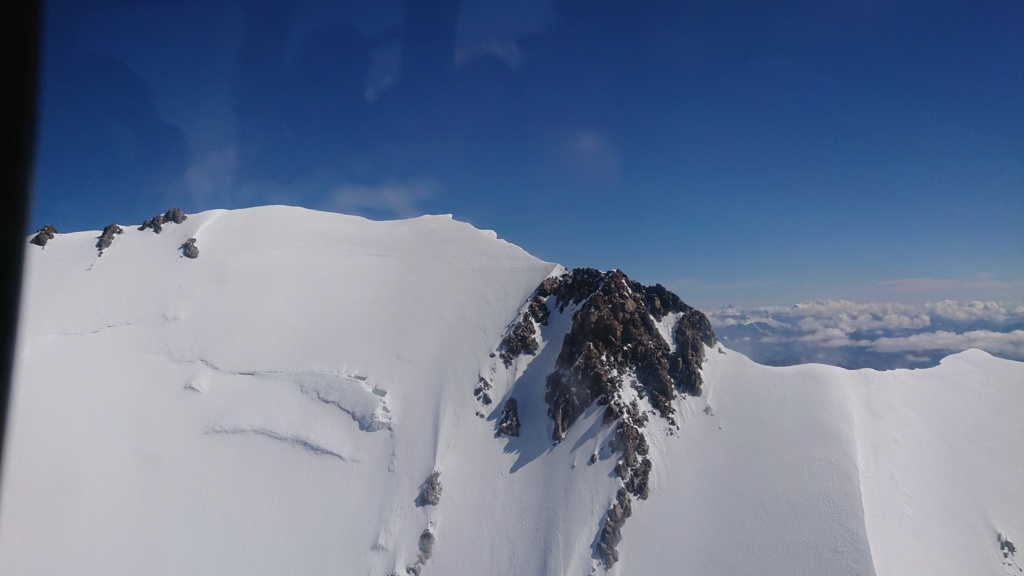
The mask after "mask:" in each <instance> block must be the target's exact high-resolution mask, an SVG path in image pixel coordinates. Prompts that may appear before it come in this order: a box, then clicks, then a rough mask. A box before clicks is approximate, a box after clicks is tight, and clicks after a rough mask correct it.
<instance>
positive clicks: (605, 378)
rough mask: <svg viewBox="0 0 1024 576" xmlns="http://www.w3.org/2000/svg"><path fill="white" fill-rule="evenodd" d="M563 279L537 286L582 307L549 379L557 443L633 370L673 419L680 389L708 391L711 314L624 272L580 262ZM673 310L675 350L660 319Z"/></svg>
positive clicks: (563, 303) (558, 303) (558, 302)
mask: <svg viewBox="0 0 1024 576" xmlns="http://www.w3.org/2000/svg"><path fill="white" fill-rule="evenodd" d="M549 280H550V279H549ZM559 280H560V281H559V282H558V284H557V285H552V284H553V283H552V282H548V281H545V283H546V285H542V286H541V287H540V288H538V290H537V294H538V295H539V294H541V293H543V292H548V293H550V295H551V296H553V297H554V298H555V302H554V305H555V307H557V308H558V310H559V311H564V310H565V308H566V307H567V306H573V307H577V309H576V311H575V312H574V313H573V323H572V328H571V329H570V331H569V333H568V334H567V335H566V336H565V339H564V340H563V342H562V349H561V351H560V352H559V355H558V358H557V360H556V362H555V370H554V371H553V372H552V373H551V374H550V375H549V376H548V379H547V385H546V388H547V392H546V395H545V400H546V401H547V403H548V415H549V416H551V419H552V420H553V421H554V423H555V428H554V432H553V435H554V440H555V441H560V440H561V439H562V438H563V437H564V435H565V431H566V430H568V429H569V427H570V426H571V425H572V424H573V422H575V421H576V419H577V418H578V417H579V416H580V415H581V414H582V413H583V411H584V410H585V409H586V407H587V406H590V405H591V404H592V403H593V402H597V403H598V404H600V405H606V404H608V403H609V402H611V401H612V400H613V399H614V398H615V395H616V392H617V391H618V390H620V389H621V387H622V385H623V378H625V377H626V376H627V375H632V376H634V377H635V379H636V381H637V383H638V384H639V385H640V389H639V390H638V392H639V393H640V394H641V397H646V398H647V399H648V400H649V401H650V403H651V405H652V406H653V407H654V408H655V409H656V410H657V411H658V412H659V413H660V414H661V415H662V416H665V417H666V418H670V417H671V415H672V413H673V411H674V409H673V407H672V400H673V399H674V398H675V396H676V394H677V393H687V394H693V395H700V393H701V384H702V381H701V376H700V367H701V363H702V362H703V361H704V346H705V345H707V346H712V345H714V344H715V335H714V332H713V331H712V330H711V323H710V322H709V321H708V319H707V317H706V316H704V314H702V313H701V312H699V311H698V310H695V309H694V308H692V307H690V306H687V305H686V304H684V303H683V302H682V300H680V299H679V297H678V296H676V295H675V294H672V293H671V292H669V291H668V290H666V289H665V288H664V287H663V286H661V285H660V284H658V285H655V286H652V287H645V286H643V285H641V284H639V283H637V282H634V281H632V280H630V279H629V278H627V277H626V275H625V274H623V273H622V272H620V271H618V270H612V271H610V272H599V271H597V270H593V269H590V268H578V269H575V270H573V271H571V272H569V273H568V274H566V275H565V276H563V277H562V278H560V279H559ZM669 314H678V315H679V319H678V321H677V322H676V324H675V326H674V327H673V329H672V337H673V343H674V344H675V350H673V349H672V347H671V346H670V345H669V343H668V342H666V341H665V339H664V338H663V337H662V335H661V333H660V331H659V330H658V326H657V325H656V322H658V321H661V320H662V319H663V318H664V317H665V316H666V315H669Z"/></svg>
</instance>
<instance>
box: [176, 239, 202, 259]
mask: <svg viewBox="0 0 1024 576" xmlns="http://www.w3.org/2000/svg"><path fill="white" fill-rule="evenodd" d="M179 249H180V250H181V255H182V256H184V257H185V258H191V259H193V260H194V259H196V258H199V248H197V247H196V239H195V238H189V239H188V240H186V241H185V243H184V244H182V245H181V247H180V248H179Z"/></svg>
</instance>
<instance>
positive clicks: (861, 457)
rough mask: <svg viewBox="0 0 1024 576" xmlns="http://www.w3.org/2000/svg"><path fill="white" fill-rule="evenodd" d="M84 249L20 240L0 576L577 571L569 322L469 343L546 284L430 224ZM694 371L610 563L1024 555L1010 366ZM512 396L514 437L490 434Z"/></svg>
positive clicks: (917, 560)
mask: <svg viewBox="0 0 1024 576" xmlns="http://www.w3.org/2000/svg"><path fill="white" fill-rule="evenodd" d="M97 235H98V234H97V233H76V234H66V235H60V236H58V237H57V238H55V239H54V240H52V241H50V243H49V244H48V245H47V246H46V248H45V249H43V250H40V249H38V248H37V247H35V246H29V250H28V253H27V271H26V273H27V275H26V285H25V306H24V316H23V319H22V324H21V328H20V332H21V337H20V349H19V352H18V367H17V373H16V382H15V391H14V396H13V398H12V400H13V402H12V410H13V412H12V415H11V422H10V428H9V430H8V433H9V441H8V445H7V447H6V452H5V456H6V460H5V462H4V470H3V471H4V478H3V480H4V483H3V493H2V500H0V506H2V507H0V511H2V516H0V574H105V575H106V574H359V575H362V574H380V575H387V574H390V573H392V572H395V573H399V574H404V573H405V569H406V567H407V566H411V565H412V564H413V563H414V562H415V560H416V556H417V554H418V549H417V543H418V538H419V536H420V534H421V533H422V532H423V530H424V529H427V528H429V529H430V530H431V531H432V532H433V533H434V534H435V536H436V543H435V546H434V550H433V555H432V557H431V558H430V559H429V561H428V562H427V563H426V564H425V566H424V568H423V574H425V575H430V574H439V575H441V574H443V575H461V574H520V575H534V574H537V575H546V574H551V575H561V574H573V575H575V574H579V575H587V574H591V573H592V572H593V573H596V574H600V573H603V572H604V570H603V568H601V567H600V563H599V562H598V561H597V560H596V559H595V558H594V544H595V541H596V536H597V534H598V531H599V529H600V526H601V524H602V523H603V520H604V514H605V512H606V510H607V509H608V507H609V505H610V503H611V502H612V500H613V499H614V495H615V491H616V490H617V488H618V480H617V479H616V478H614V475H613V473H612V469H613V467H614V465H615V455H614V454H613V453H612V452H610V451H609V450H608V449H607V447H605V446H604V443H605V442H606V440H607V439H608V437H609V434H610V432H611V431H610V429H608V428H606V427H604V426H602V425H601V409H599V408H596V407H595V408H592V409H591V410H589V411H588V412H587V413H586V414H585V415H584V416H583V417H582V418H581V419H580V420H579V421H577V422H576V423H575V424H574V425H573V427H572V428H571V429H570V431H569V433H568V435H567V437H566V439H565V440H564V441H563V442H562V443H561V444H559V445H557V446H553V445H552V444H551V442H550V437H551V424H550V419H548V418H547V415H546V405H545V403H544V398H543V394H544V378H545V377H546V375H547V373H548V372H550V370H551V369H552V367H553V365H554V361H555V357H556V356H557V353H558V349H559V346H560V344H561V340H562V337H563V336H564V334H565V332H566V331H567V330H568V328H569V325H570V321H571V320H570V315H571V313H572V310H571V309H567V310H566V311H565V313H564V314H562V315H559V314H558V313H557V311H556V312H555V313H553V314H552V316H551V320H550V322H549V325H548V326H546V327H544V328H543V330H542V343H541V346H542V348H541V350H540V352H539V354H538V356H537V357H536V358H532V357H521V358H520V359H519V360H518V361H517V362H516V363H515V364H513V365H512V366H511V367H510V368H506V367H505V366H504V365H503V364H502V363H501V362H500V360H499V359H497V358H494V357H491V356H490V355H491V353H492V352H494V350H495V347H496V346H497V344H498V342H499V341H500V339H501V337H502V334H503V332H504V330H505V329H506V328H507V326H508V325H509V323H510V322H512V321H514V320H515V319H516V318H517V316H518V314H519V313H520V311H521V307H522V306H523V304H524V302H526V300H527V298H528V297H529V295H530V293H531V292H532V291H533V289H534V288H535V287H536V286H537V285H538V284H539V283H540V282H541V280H543V279H544V278H545V277H546V276H548V275H549V274H550V273H552V272H553V271H556V266H555V265H553V264H549V263H545V262H541V261H539V260H537V259H536V258H533V257H532V256H530V255H528V254H526V253H525V252H523V251H522V250H520V249H519V248H517V247H515V246H513V245H510V244H508V243H506V242H503V241H500V240H497V239H496V238H495V236H494V234H493V233H488V232H481V231H478V230H475V229H474V228H472V227H471V226H469V225H467V224H463V223H459V222H455V221H453V220H451V219H450V218H447V217H423V218H417V219H414V220H407V221H402V222H371V221H368V220H364V219H361V218H355V217H349V216H341V215H337V214H325V213H318V212H311V211H307V210H302V209H297V208H284V207H270V208H258V209H249V210H240V211H232V212H224V211H216V212H206V213H202V214H197V215H192V216H190V217H189V219H188V220H187V221H185V222H184V223H183V224H180V225H174V224H168V225H165V227H164V230H163V232H162V233H161V234H159V235H157V234H154V233H153V232H152V231H149V230H147V231H143V232H140V231H137V230H135V228H134V227H128V226H125V234H123V235H121V236H117V237H116V239H115V240H114V243H113V245H112V246H111V247H110V248H108V249H107V250H106V251H105V252H104V255H103V256H102V257H98V256H97V251H96V249H95V242H96V236H97ZM189 237H195V238H196V239H197V242H196V244H197V246H198V247H199V250H200V256H199V258H198V259H196V260H189V259H186V258H182V257H181V255H180V252H179V251H178V250H177V247H178V246H180V245H181V243H182V242H184V241H185V239H187V238H189ZM681 296H683V298H684V299H685V297H686V295H685V294H682V295H681ZM481 377H483V378H484V379H485V380H487V381H488V382H489V383H491V386H492V388H491V390H490V396H491V397H492V398H493V402H492V403H491V404H490V405H487V406H484V405H482V404H481V403H480V402H479V401H478V400H477V399H476V398H474V396H473V389H474V387H475V386H476V385H477V383H478V381H479V379H480V378H481ZM704 379H705V386H704V390H705V393H704V397H701V398H692V397H689V398H683V399H681V400H679V401H677V407H678V410H679V416H678V418H677V419H678V420H679V429H678V430H675V429H674V428H670V427H669V426H668V425H667V424H666V423H665V421H664V420H661V419H659V418H656V417H655V418H652V421H651V425H650V429H649V432H648V439H649V440H650V442H651V450H652V460H653V461H654V471H653V473H652V493H651V497H650V499H649V500H647V501H634V505H633V509H634V513H633V516H632V517H631V518H630V519H629V520H628V521H627V522H626V524H625V527H624V528H623V541H622V543H621V544H620V546H619V550H620V556H621V560H620V562H619V563H618V564H616V565H615V567H614V568H612V569H611V571H610V573H612V574H679V573H689V574H711V575H713V574H721V575H739V574H779V575H782V574H786V575H792V574H807V575H820V574H879V575H902V574H931V575H936V574H949V575H961V574H996V575H1000V576H1001V575H1003V574H1020V572H1019V571H1018V570H1019V566H1018V564H1019V563H1020V562H1019V560H1016V559H1015V558H1013V557H1007V558H1004V556H1003V553H1002V552H1001V551H1000V547H999V542H998V540H997V534H999V533H1001V534H1003V535H1005V537H1007V538H1009V539H1010V540H1011V541H1014V542H1016V543H1017V545H1018V547H1019V546H1020V545H1021V544H1024V488H1022V487H1021V486H1022V485H1021V478H1024V457H1022V454H1024V365H1022V364H1021V363H1015V362H1011V361H1006V360H1000V359H996V358H993V357H991V356H988V355H987V354H985V353H982V352H978V351H968V352H965V353H962V354H958V355H956V356H952V357H949V358H947V359H946V360H945V361H943V363H942V364H941V365H940V366H937V367H935V368H932V369H927V370H915V371H907V370H897V371H890V372H876V371H872V370H860V371H852V372H850V371H844V370H841V369H838V368H832V367H827V366H821V365H804V366H796V367H790V368H768V367H764V366H760V365H757V364H754V363H752V362H750V361H749V360H747V359H746V358H745V357H743V356H742V355H740V354H737V353H735V352H731V351H729V350H727V349H725V348H715V349H709V350H708V360H707V362H706V364H705V369H704ZM510 395H512V396H515V397H516V398H517V400H518V404H519V416H520V420H521V421H522V433H521V435H520V437H519V438H513V439H509V438H495V437H494V430H495V425H496V420H497V418H498V417H499V416H500V413H501V407H502V405H503V403H504V400H505V399H506V398H507V397H508V396H510ZM595 453H596V454H598V459H597V461H596V462H595V463H593V464H591V463H590V458H591V455H592V454H595ZM435 469H436V470H438V471H440V472H441V476H440V480H441V482H442V485H443V492H442V495H441V501H440V503H439V504H438V505H437V506H423V507H419V506H417V505H416V501H415V500H416V496H417V494H418V491H419V488H420V486H421V484H422V483H423V481H424V480H425V479H426V478H427V477H428V476H429V474H430V472H431V471H432V470H435ZM1018 556H1020V554H1018Z"/></svg>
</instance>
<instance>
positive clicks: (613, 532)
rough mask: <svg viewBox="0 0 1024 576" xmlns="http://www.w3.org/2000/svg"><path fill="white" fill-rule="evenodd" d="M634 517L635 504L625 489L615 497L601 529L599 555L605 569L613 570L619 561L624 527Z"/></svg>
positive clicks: (598, 546)
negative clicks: (628, 519)
mask: <svg viewBox="0 0 1024 576" xmlns="http://www.w3.org/2000/svg"><path fill="white" fill-rule="evenodd" d="M632 515H633V503H632V501H631V500H630V497H629V494H628V493H627V492H626V490H624V489H621V488H620V489H619V492H618V493H617V494H616V495H615V502H614V503H612V507H611V508H610V509H609V510H608V515H607V516H606V517H605V521H604V526H602V527H601V536H600V538H599V539H598V542H597V555H598V557H599V558H600V559H601V562H603V563H604V567H605V568H611V567H612V566H613V565H614V564H615V563H616V562H618V561H619V551H618V549H617V548H618V545H619V542H621V541H622V526H623V525H624V524H625V523H626V518H629V517H630V516H632Z"/></svg>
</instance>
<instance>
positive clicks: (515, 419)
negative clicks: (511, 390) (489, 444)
mask: <svg viewBox="0 0 1024 576" xmlns="http://www.w3.org/2000/svg"><path fill="white" fill-rule="evenodd" d="M494 435H495V436H501V435H505V436H510V437H513V438H516V437H518V436H519V404H518V403H517V402H516V399H515V398H512V397H509V399H508V400H506V401H505V407H504V408H503V409H502V411H501V420H500V421H499V422H498V431H497V432H496V433H495V434H494Z"/></svg>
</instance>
